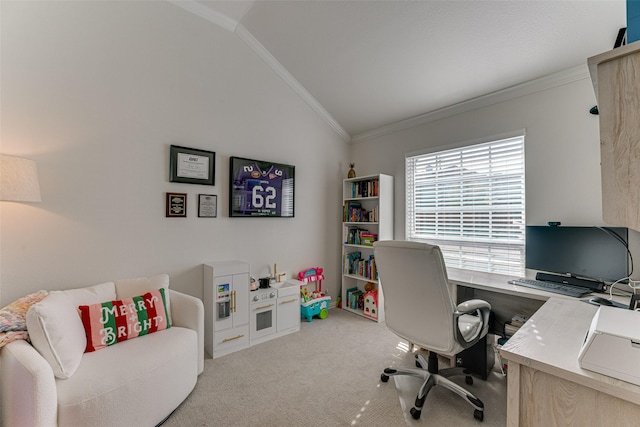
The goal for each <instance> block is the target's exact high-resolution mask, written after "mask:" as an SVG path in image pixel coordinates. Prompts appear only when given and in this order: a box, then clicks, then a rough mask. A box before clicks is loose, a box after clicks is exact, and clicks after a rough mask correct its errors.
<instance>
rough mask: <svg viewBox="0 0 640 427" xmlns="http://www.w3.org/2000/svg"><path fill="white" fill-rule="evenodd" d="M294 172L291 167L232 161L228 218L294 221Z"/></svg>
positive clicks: (241, 160) (280, 164)
mask: <svg viewBox="0 0 640 427" xmlns="http://www.w3.org/2000/svg"><path fill="white" fill-rule="evenodd" d="M295 172H296V168H295V166H292V165H285V164H282V163H274V162H267V161H263V160H253V159H244V158H241V157H231V164H230V168H229V174H230V177H229V216H230V217H244V218H255V217H271V218H280V217H286V218H291V217H293V216H294V182H295V181H294V179H295Z"/></svg>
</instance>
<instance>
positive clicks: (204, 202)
mask: <svg viewBox="0 0 640 427" xmlns="http://www.w3.org/2000/svg"><path fill="white" fill-rule="evenodd" d="M198 216H199V217H200V218H215V217H217V216H218V196H216V195H215V194H198Z"/></svg>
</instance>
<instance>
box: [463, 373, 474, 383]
mask: <svg viewBox="0 0 640 427" xmlns="http://www.w3.org/2000/svg"><path fill="white" fill-rule="evenodd" d="M464 382H465V384H467V385H473V377H470V376H468V375H467V376H466V377H464Z"/></svg>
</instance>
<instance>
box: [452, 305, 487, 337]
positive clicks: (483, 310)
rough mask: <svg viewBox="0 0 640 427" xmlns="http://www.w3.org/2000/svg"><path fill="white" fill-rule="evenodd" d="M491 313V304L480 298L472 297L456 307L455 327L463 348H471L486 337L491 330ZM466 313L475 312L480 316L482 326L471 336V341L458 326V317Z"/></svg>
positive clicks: (456, 335)
mask: <svg viewBox="0 0 640 427" xmlns="http://www.w3.org/2000/svg"><path fill="white" fill-rule="evenodd" d="M490 313H491V304H489V303H488V302H486V301H483V300H480V299H472V300H469V301H465V302H462V303H460V304H458V306H457V307H456V312H455V313H454V329H455V337H456V341H457V342H458V343H459V344H460V345H462V347H463V348H469V347H472V346H474V345H475V344H476V343H477V342H478V341H480V340H481V339H482V337H484V336H485V335H486V334H487V332H488V331H489V314H490ZM464 314H475V315H477V316H478V317H480V319H481V322H482V327H481V328H479V329H478V332H477V333H476V334H475V335H474V336H473V337H471V340H470V341H467V340H466V339H465V338H464V337H463V336H462V332H461V331H460V329H459V328H458V318H459V317H460V316H462V315H464Z"/></svg>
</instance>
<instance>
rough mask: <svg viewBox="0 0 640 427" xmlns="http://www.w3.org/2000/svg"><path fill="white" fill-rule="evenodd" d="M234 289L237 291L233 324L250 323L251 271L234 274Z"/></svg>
mask: <svg viewBox="0 0 640 427" xmlns="http://www.w3.org/2000/svg"><path fill="white" fill-rule="evenodd" d="M233 290H234V292H235V301H234V304H235V307H234V308H235V309H234V311H233V326H234V327H236V326H239V325H245V324H247V323H249V273H241V274H234V275H233Z"/></svg>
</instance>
